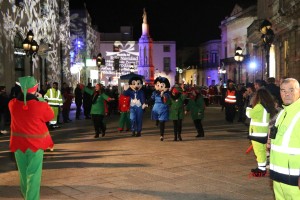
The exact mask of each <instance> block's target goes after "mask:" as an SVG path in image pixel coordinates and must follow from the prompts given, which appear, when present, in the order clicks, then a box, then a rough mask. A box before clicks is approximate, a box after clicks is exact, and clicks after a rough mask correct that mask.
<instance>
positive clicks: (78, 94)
mask: <svg viewBox="0 0 300 200" xmlns="http://www.w3.org/2000/svg"><path fill="white" fill-rule="evenodd" d="M82 99H83V95H82V91H81V88H80V84H77V86H76V88H75V104H76V119H80V114H81V106H82Z"/></svg>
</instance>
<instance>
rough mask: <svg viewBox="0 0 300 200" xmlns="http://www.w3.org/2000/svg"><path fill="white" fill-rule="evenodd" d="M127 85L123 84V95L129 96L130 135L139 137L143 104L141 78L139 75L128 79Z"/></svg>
mask: <svg viewBox="0 0 300 200" xmlns="http://www.w3.org/2000/svg"><path fill="white" fill-rule="evenodd" d="M128 83H129V85H124V92H123V95H125V96H129V97H130V122H131V131H132V136H136V137H140V136H141V132H142V124H143V109H144V108H145V107H147V105H146V104H145V94H144V91H143V90H142V86H143V80H142V78H141V77H139V76H134V77H132V78H130V79H129V82H128Z"/></svg>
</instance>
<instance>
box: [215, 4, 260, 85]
mask: <svg viewBox="0 0 300 200" xmlns="http://www.w3.org/2000/svg"><path fill="white" fill-rule="evenodd" d="M256 18H257V11H256V5H251V4H250V5H249V4H248V3H244V4H236V5H235V7H234V8H233V10H232V12H231V14H230V16H229V17H227V18H226V19H224V20H223V21H222V22H221V25H220V29H221V55H220V58H221V66H222V68H223V70H226V77H227V79H231V80H233V81H234V82H235V83H239V82H240V83H246V82H248V80H249V76H250V74H249V68H250V64H249V55H248V54H249V49H248V40H247V37H248V36H247V28H248V27H249V26H250V25H251V24H252V23H253V21H254V20H256ZM238 47H240V48H241V49H242V55H243V56H244V60H243V62H241V63H239V62H237V61H236V60H235V59H234V56H235V54H236V49H237V48H238Z"/></svg>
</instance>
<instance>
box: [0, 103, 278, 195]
mask: <svg viewBox="0 0 300 200" xmlns="http://www.w3.org/2000/svg"><path fill="white" fill-rule="evenodd" d="M224 115H225V113H224V111H223V112H221V109H220V107H213V106H209V107H207V108H206V117H205V120H204V121H203V124H204V129H205V138H204V139H198V138H195V136H196V133H195V128H194V126H193V123H192V120H191V119H190V117H186V118H185V119H184V124H183V134H182V138H183V141H180V142H179V141H178V142H175V141H173V134H172V131H173V127H172V122H171V121H169V122H167V124H166V136H165V140H164V141H163V142H161V141H160V140H159V130H158V128H157V127H155V126H154V124H155V122H154V121H151V120H150V111H149V110H147V111H146V112H145V114H144V121H143V131H142V137H131V133H130V132H127V133H119V132H118V131H117V122H118V121H117V120H118V115H112V116H111V117H109V118H107V128H108V129H107V134H106V136H105V137H100V138H97V139H95V138H94V137H93V136H94V131H93V127H92V122H91V121H90V120H76V121H75V120H73V119H74V118H75V117H74V110H73V111H72V115H71V116H72V117H71V119H72V120H73V121H72V122H71V123H67V124H64V125H63V126H62V127H61V128H60V129H57V130H55V131H53V132H52V133H51V135H52V136H53V139H54V141H55V144H56V145H55V150H54V152H46V153H45V159H44V169H43V177H42V187H41V200H75V199H78V200H99V199H101V200H102V199H103V200H162V199H164V200H245V199H247V200H252V199H253V200H255V199H257V200H273V199H274V197H273V191H272V188H271V180H270V178H269V177H268V176H267V177H262V178H253V177H249V176H248V175H249V172H250V169H251V168H255V167H256V162H255V158H254V155H253V152H250V153H249V154H245V151H246V149H247V148H248V147H249V145H250V144H249V141H248V139H247V127H246V126H245V125H243V124H241V123H237V122H234V123H233V124H228V123H226V122H225V120H224ZM8 139H9V138H8V136H5V137H1V138H0V141H1V143H0V161H1V166H0V180H1V181H0V199H1V200H2V199H3V200H20V199H21V194H20V192H19V180H18V172H17V170H16V168H15V164H14V162H12V161H11V160H10V159H9V158H8V155H9V154H8Z"/></svg>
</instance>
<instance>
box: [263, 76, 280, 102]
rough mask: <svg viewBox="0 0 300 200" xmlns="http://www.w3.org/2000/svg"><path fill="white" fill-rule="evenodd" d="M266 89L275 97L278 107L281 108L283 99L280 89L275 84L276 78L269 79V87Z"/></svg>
mask: <svg viewBox="0 0 300 200" xmlns="http://www.w3.org/2000/svg"><path fill="white" fill-rule="evenodd" d="M265 88H266V89H267V90H268V91H269V92H270V93H271V94H272V95H273V97H274V98H275V100H276V101H277V103H278V106H280V107H281V105H282V99H281V97H280V88H279V86H277V85H276V84H275V78H274V77H269V78H268V79H267V85H266V86H265Z"/></svg>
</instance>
